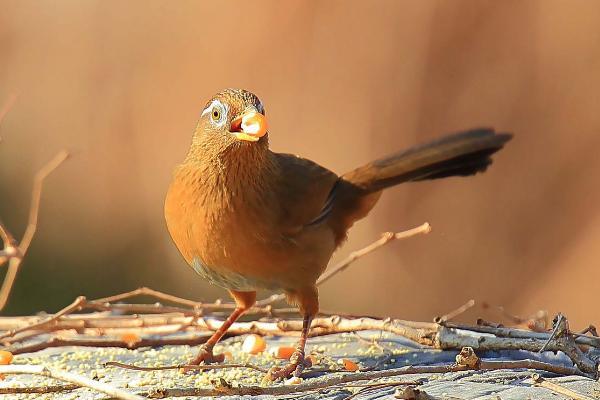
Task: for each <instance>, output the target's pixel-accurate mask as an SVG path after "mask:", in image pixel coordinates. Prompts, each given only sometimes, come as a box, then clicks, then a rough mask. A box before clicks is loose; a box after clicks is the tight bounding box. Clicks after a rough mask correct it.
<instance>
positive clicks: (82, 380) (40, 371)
mask: <svg viewBox="0 0 600 400" xmlns="http://www.w3.org/2000/svg"><path fill="white" fill-rule="evenodd" d="M0 374H32V375H41V376H46V377H50V378H54V379H58V380H61V381H64V382H70V383H73V384H75V385H79V386H84V387H87V388H90V389H93V390H96V391H98V392H101V393H106V394H107V395H109V396H112V397H115V398H117V399H122V400H144V399H145V398H144V397H142V396H138V395H136V394H133V393H130V392H128V391H126V390H123V389H119V388H116V387H113V386H110V385H107V384H106V383H102V382H99V381H95V380H93V379H90V378H86V377H85V376H81V375H76V374H73V373H70V372H67V371H62V370H60V369H55V368H48V367H45V366H43V365H0Z"/></svg>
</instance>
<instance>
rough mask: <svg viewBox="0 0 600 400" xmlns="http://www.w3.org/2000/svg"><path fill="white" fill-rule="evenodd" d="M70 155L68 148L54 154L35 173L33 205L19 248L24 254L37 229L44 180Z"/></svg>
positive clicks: (32, 195)
mask: <svg viewBox="0 0 600 400" xmlns="http://www.w3.org/2000/svg"><path fill="white" fill-rule="evenodd" d="M68 157H69V153H68V152H67V151H66V150H63V151H61V152H59V153H58V154H57V155H55V156H54V158H53V159H52V160H50V161H49V162H48V163H47V164H46V165H44V166H43V167H42V169H40V170H39V171H38V172H37V173H36V174H35V177H34V179H33V191H32V194H31V206H30V207H29V220H28V222H27V228H26V229H25V233H24V234H23V238H22V239H21V242H20V243H19V249H20V250H21V253H23V254H25V253H26V252H27V249H28V248H29V245H30V244H31V240H32V239H33V235H34V234H35V231H36V229H37V223H38V214H39V210H40V199H41V197H42V187H43V184H44V180H45V179H46V178H47V177H48V175H50V174H51V173H52V172H53V171H54V170H55V169H56V168H58V167H59V166H60V164H62V163H63V162H64V161H65V160H66V159H67V158H68Z"/></svg>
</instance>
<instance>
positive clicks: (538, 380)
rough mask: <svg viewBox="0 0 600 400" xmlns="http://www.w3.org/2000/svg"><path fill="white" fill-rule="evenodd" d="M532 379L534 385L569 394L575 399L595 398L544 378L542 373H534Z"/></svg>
mask: <svg viewBox="0 0 600 400" xmlns="http://www.w3.org/2000/svg"><path fill="white" fill-rule="evenodd" d="M531 379H532V380H533V385H534V386H540V387H543V388H546V389H548V390H551V391H553V392H555V393H558V394H562V395H564V396H567V397H568V398H570V399H574V400H594V398H592V397H589V396H585V395H583V394H581V393H577V392H575V391H573V390H571V389H569V388H566V387H564V386H561V385H559V384H557V383H554V382H550V381H549V380H546V379H544V378H543V377H542V376H540V374H533V375H532V376H531Z"/></svg>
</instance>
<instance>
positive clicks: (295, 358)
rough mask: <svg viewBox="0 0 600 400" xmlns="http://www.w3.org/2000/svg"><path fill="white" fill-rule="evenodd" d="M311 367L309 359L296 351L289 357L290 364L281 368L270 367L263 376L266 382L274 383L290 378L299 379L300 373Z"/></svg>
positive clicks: (301, 352)
mask: <svg viewBox="0 0 600 400" xmlns="http://www.w3.org/2000/svg"><path fill="white" fill-rule="evenodd" d="M311 365H312V363H311V362H310V360H309V359H307V358H306V357H305V356H304V351H299V350H296V351H295V352H294V354H292V356H291V357H290V363H289V364H287V365H285V366H283V367H281V368H280V367H272V368H271V369H269V372H267V376H265V380H266V381H271V382H273V381H276V380H278V379H286V378H290V377H292V376H295V377H300V375H301V374H302V371H304V369H305V368H308V367H310V366H311Z"/></svg>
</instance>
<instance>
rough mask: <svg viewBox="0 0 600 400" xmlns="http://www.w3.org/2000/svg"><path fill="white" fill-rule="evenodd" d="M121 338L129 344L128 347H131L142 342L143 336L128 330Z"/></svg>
mask: <svg viewBox="0 0 600 400" xmlns="http://www.w3.org/2000/svg"><path fill="white" fill-rule="evenodd" d="M121 340H122V341H124V342H125V343H126V344H127V347H131V346H133V345H134V344H136V343H138V342H140V341H141V340H142V338H141V337H140V336H139V335H138V334H137V333H133V332H127V333H123V334H122V335H121Z"/></svg>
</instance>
